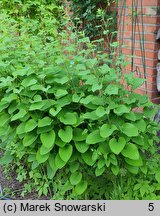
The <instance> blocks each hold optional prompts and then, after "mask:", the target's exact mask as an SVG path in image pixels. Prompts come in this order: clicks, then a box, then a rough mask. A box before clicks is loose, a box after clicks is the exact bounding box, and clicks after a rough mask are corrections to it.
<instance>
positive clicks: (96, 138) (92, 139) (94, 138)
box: [86, 130, 105, 144]
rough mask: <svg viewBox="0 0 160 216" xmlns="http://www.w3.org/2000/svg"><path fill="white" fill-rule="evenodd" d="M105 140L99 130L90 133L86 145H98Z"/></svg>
mask: <svg viewBox="0 0 160 216" xmlns="http://www.w3.org/2000/svg"><path fill="white" fill-rule="evenodd" d="M104 140H105V139H104V138H102V137H101V136H100V132H99V130H95V131H93V132H92V133H90V134H89V135H88V136H87V138H86V143H88V144H96V143H100V142H103V141H104Z"/></svg>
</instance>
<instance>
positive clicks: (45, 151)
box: [40, 145, 52, 155]
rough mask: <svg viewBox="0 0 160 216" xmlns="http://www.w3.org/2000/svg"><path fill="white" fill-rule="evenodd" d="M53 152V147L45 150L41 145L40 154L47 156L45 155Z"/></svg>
mask: <svg viewBox="0 0 160 216" xmlns="http://www.w3.org/2000/svg"><path fill="white" fill-rule="evenodd" d="M51 150H52V147H51V148H45V147H44V146H43V145H41V147H40V154H41V155H45V154H47V153H49V152H50V151H51Z"/></svg>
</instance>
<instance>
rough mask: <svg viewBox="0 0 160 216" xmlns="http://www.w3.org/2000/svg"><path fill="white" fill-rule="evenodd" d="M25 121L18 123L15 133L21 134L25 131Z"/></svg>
mask: <svg viewBox="0 0 160 216" xmlns="http://www.w3.org/2000/svg"><path fill="white" fill-rule="evenodd" d="M25 125H26V123H25V122H22V123H21V124H19V125H18V127H17V129H16V133H17V134H23V133H25Z"/></svg>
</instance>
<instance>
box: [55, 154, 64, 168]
mask: <svg viewBox="0 0 160 216" xmlns="http://www.w3.org/2000/svg"><path fill="white" fill-rule="evenodd" d="M55 165H56V167H57V168H58V169H62V167H64V166H65V165H66V162H65V161H63V160H62V159H61V158H60V156H59V154H57V155H56V157H55Z"/></svg>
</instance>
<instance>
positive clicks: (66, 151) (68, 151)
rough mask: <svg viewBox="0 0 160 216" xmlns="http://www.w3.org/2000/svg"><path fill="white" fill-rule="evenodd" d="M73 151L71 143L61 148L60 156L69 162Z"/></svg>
mask: <svg viewBox="0 0 160 216" xmlns="http://www.w3.org/2000/svg"><path fill="white" fill-rule="evenodd" d="M72 152H73V147H72V145H70V144H68V145H66V146H64V147H63V148H59V156H60V157H61V159H62V160H63V161H65V162H67V161H68V160H69V159H70V157H71V155H72Z"/></svg>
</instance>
